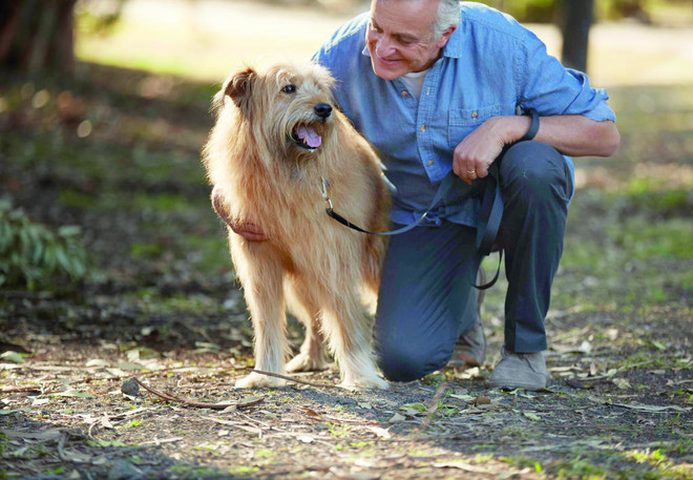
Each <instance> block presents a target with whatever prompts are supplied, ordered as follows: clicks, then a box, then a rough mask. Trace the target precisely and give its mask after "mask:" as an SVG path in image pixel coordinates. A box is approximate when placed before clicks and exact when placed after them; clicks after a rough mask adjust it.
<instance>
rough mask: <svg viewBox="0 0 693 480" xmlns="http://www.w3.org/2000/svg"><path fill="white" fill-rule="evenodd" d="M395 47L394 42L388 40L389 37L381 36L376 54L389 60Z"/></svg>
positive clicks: (377, 42)
mask: <svg viewBox="0 0 693 480" xmlns="http://www.w3.org/2000/svg"><path fill="white" fill-rule="evenodd" d="M393 50H394V47H393V45H392V41H391V40H390V39H389V38H387V35H381V36H380V38H378V40H377V41H376V42H375V53H376V54H377V55H378V56H379V57H382V58H387V57H388V56H390V55H392V53H393Z"/></svg>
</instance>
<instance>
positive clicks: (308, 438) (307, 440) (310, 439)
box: [296, 435, 315, 443]
mask: <svg viewBox="0 0 693 480" xmlns="http://www.w3.org/2000/svg"><path fill="white" fill-rule="evenodd" d="M296 439H297V440H298V441H299V442H301V443H313V442H315V439H314V438H313V437H311V436H310V435H299V436H298V437H296Z"/></svg>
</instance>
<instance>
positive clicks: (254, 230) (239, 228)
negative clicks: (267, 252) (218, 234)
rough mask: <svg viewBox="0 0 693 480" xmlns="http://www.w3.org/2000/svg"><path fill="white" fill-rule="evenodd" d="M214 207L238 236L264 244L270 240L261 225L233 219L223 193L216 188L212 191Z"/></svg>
mask: <svg viewBox="0 0 693 480" xmlns="http://www.w3.org/2000/svg"><path fill="white" fill-rule="evenodd" d="M212 207H214V211H215V212H216V213H217V215H219V218H221V219H222V220H223V221H224V223H226V225H228V226H229V228H230V229H231V230H233V231H234V232H235V233H236V234H238V235H240V236H241V237H243V238H245V239H246V240H249V241H251V242H264V241H265V240H268V239H269V238H268V237H267V235H265V232H263V231H262V228H260V226H259V225H256V224H254V223H252V222H238V221H235V220H234V219H232V218H231V212H229V209H228V207H227V206H226V204H225V203H224V197H223V196H222V195H221V192H220V191H219V190H218V189H217V187H214V189H213V190H212Z"/></svg>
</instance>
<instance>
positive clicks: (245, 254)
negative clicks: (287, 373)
mask: <svg viewBox="0 0 693 480" xmlns="http://www.w3.org/2000/svg"><path fill="white" fill-rule="evenodd" d="M233 235H234V234H232V236H233ZM233 243H236V245H232V248H231V251H232V255H233V257H234V258H233V260H234V265H235V266H236V273H237V274H238V277H239V279H240V280H241V284H242V285H243V291H244V295H245V299H246V303H247V305H248V309H249V310H250V317H251V319H252V322H253V329H254V333H255V341H254V347H255V369H256V370H263V371H266V372H272V373H283V372H284V362H285V358H286V356H287V353H288V346H287V341H286V312H285V307H284V295H283V291H282V277H283V269H282V268H281V263H280V262H279V259H278V258H276V255H275V254H273V251H272V250H271V248H270V247H268V246H266V245H263V244H258V243H246V242H243V241H233V240H232V244H233ZM284 384H285V381H284V380H282V379H279V378H276V377H270V376H267V375H262V374H258V373H251V374H249V375H247V376H245V377H243V378H241V379H240V380H238V381H237V382H236V385H235V386H236V388H251V387H258V386H268V387H269V386H271V387H276V386H282V385H284Z"/></svg>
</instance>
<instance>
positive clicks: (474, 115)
mask: <svg viewBox="0 0 693 480" xmlns="http://www.w3.org/2000/svg"><path fill="white" fill-rule="evenodd" d="M477 117H479V112H476V111H474V112H472V118H474V119H476V118H477Z"/></svg>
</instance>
